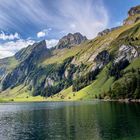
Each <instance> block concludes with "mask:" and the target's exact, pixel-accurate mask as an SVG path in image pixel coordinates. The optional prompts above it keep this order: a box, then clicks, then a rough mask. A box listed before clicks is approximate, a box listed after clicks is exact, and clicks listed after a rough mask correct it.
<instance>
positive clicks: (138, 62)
mask: <svg viewBox="0 0 140 140" xmlns="http://www.w3.org/2000/svg"><path fill="white" fill-rule="evenodd" d="M132 68H134V69H137V68H140V58H137V59H134V60H133V61H132V62H131V64H130V65H128V67H127V68H126V69H125V71H126V70H131V69H132Z"/></svg>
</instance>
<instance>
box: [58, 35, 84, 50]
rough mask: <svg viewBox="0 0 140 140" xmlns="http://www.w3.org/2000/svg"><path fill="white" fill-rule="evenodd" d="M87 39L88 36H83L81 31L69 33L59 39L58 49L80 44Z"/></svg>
mask: <svg viewBox="0 0 140 140" xmlns="http://www.w3.org/2000/svg"><path fill="white" fill-rule="evenodd" d="M86 40H87V38H86V36H83V35H81V34H80V33H74V34H72V33H69V34H68V35H66V36H64V37H62V39H60V40H59V42H58V44H57V45H56V49H62V48H65V47H66V48H69V47H71V46H73V45H78V44H80V43H82V42H84V41H86Z"/></svg>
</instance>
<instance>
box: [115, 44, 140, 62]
mask: <svg viewBox="0 0 140 140" xmlns="http://www.w3.org/2000/svg"><path fill="white" fill-rule="evenodd" d="M139 55H140V52H139V46H130V45H121V46H120V47H119V51H118V54H117V56H116V58H115V60H114V62H115V63H119V62H120V61H124V60H128V61H129V62H131V61H132V60H133V59H134V58H136V57H138V56H139Z"/></svg>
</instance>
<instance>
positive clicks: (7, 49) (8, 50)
mask: <svg viewBox="0 0 140 140" xmlns="http://www.w3.org/2000/svg"><path fill="white" fill-rule="evenodd" d="M58 41H59V40H56V39H50V40H46V45H47V48H51V47H54V46H56V45H57V43H58ZM33 43H35V41H34V40H31V39H28V40H23V39H19V40H16V41H9V42H6V43H2V44H0V59H1V58H5V57H9V56H13V55H14V54H15V53H16V52H18V51H19V50H21V49H22V48H25V47H27V46H28V45H32V44H33Z"/></svg>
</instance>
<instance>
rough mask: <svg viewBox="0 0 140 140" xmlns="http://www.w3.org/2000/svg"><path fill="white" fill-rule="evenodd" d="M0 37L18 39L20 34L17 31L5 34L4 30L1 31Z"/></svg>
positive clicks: (2, 38)
mask: <svg viewBox="0 0 140 140" xmlns="http://www.w3.org/2000/svg"><path fill="white" fill-rule="evenodd" d="M0 39H1V40H14V39H20V36H19V34H18V33H17V32H16V33H14V34H6V33H5V32H4V31H1V33H0Z"/></svg>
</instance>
